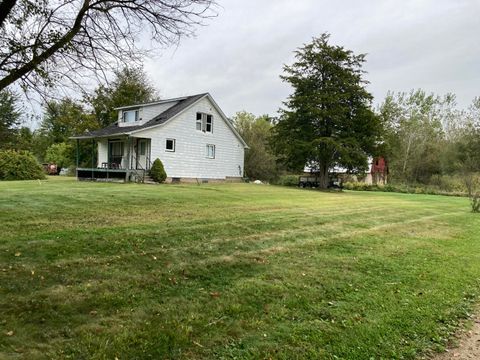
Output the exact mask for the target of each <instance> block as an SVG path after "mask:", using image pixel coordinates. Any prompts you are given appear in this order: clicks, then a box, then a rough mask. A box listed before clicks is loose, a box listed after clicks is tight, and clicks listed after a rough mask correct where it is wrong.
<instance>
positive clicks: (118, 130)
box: [72, 93, 207, 139]
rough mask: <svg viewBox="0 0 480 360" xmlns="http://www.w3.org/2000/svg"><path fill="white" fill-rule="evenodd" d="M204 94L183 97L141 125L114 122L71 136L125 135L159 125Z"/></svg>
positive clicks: (77, 137)
mask: <svg viewBox="0 0 480 360" xmlns="http://www.w3.org/2000/svg"><path fill="white" fill-rule="evenodd" d="M206 95H207V93H204V94H198V95H192V96H188V97H186V98H185V99H183V100H180V101H179V102H178V103H177V104H175V105H173V106H172V107H170V108H168V109H167V110H165V111H164V112H162V113H160V114H158V115H157V116H155V117H154V118H153V119H151V120H149V121H147V122H146V123H145V124H143V125H136V126H118V123H117V122H115V123H113V124H111V125H109V126H107V127H105V128H103V129H99V130H94V131H90V132H87V133H85V134H82V135H78V136H73V137H72V138H73V139H81V138H83V139H85V138H95V137H104V136H110V135H126V134H128V133H130V132H132V131H138V130H142V129H146V128H149V127H151V126H155V125H160V124H163V123H165V122H167V121H168V120H170V119H171V118H172V117H174V116H176V115H177V114H179V113H180V112H182V111H183V110H185V109H186V108H188V107H189V106H190V105H192V104H194V103H195V102H197V101H198V100H200V99H201V98H202V97H204V96H206Z"/></svg>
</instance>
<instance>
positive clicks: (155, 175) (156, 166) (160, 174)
mask: <svg viewBox="0 0 480 360" xmlns="http://www.w3.org/2000/svg"><path fill="white" fill-rule="evenodd" d="M150 176H151V177H152V179H153V181H155V182H158V183H163V182H164V181H165V179H166V178H167V173H166V172H165V168H164V167H163V163H162V161H161V160H160V159H155V161H154V162H153V165H152V168H151V169H150Z"/></svg>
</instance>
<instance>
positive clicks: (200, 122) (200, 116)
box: [197, 113, 202, 131]
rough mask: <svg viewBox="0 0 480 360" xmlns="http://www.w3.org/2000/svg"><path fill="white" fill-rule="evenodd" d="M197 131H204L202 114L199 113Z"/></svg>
mask: <svg viewBox="0 0 480 360" xmlns="http://www.w3.org/2000/svg"><path fill="white" fill-rule="evenodd" d="M197 130H200V131H202V113H197Z"/></svg>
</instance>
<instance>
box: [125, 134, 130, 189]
mask: <svg viewBox="0 0 480 360" xmlns="http://www.w3.org/2000/svg"><path fill="white" fill-rule="evenodd" d="M125 168H126V169H127V171H126V173H125V182H127V181H128V178H129V175H130V171H129V170H130V135H128V136H127V156H126V159H125Z"/></svg>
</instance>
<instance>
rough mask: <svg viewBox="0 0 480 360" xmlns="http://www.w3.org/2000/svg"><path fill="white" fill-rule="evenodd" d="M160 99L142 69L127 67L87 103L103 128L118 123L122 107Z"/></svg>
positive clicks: (101, 86)
mask: <svg viewBox="0 0 480 360" xmlns="http://www.w3.org/2000/svg"><path fill="white" fill-rule="evenodd" d="M157 98H158V95H157V91H156V89H155V87H154V86H153V85H152V84H151V83H150V81H149V80H148V78H147V75H146V74H145V72H144V71H143V68H142V67H133V68H128V67H125V68H123V69H122V70H120V71H116V72H115V79H114V80H113V81H112V82H111V83H110V84H109V85H100V86H98V87H97V89H95V92H94V94H93V95H91V96H87V97H86V99H85V101H86V102H87V103H88V104H89V105H90V106H91V107H92V109H93V112H94V114H95V117H96V119H97V121H98V124H99V125H100V126H101V127H105V126H107V125H110V124H111V123H113V122H115V121H117V112H116V111H115V110H114V109H115V108H117V107H120V106H126V105H133V104H141V103H147V102H150V101H153V100H155V99H157Z"/></svg>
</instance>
